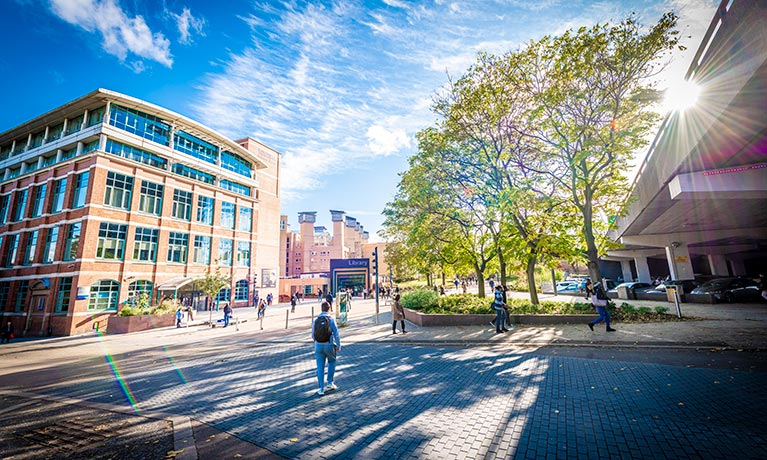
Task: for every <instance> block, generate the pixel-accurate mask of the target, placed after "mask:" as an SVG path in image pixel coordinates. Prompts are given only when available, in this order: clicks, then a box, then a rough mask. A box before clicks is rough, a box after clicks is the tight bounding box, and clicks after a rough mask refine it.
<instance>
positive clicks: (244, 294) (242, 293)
mask: <svg viewBox="0 0 767 460" xmlns="http://www.w3.org/2000/svg"><path fill="white" fill-rule="evenodd" d="M244 300H248V280H239V281H237V283H236V284H235V285H234V301H235V302H237V301H244Z"/></svg>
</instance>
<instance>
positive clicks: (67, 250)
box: [64, 222, 82, 260]
mask: <svg viewBox="0 0 767 460" xmlns="http://www.w3.org/2000/svg"><path fill="white" fill-rule="evenodd" d="M81 228H82V223H81V222H78V223H76V224H69V229H68V230H67V240H66V242H65V245H64V260H75V259H77V249H78V247H79V246H80V230H81Z"/></svg>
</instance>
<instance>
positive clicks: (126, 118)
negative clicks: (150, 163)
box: [109, 104, 170, 146]
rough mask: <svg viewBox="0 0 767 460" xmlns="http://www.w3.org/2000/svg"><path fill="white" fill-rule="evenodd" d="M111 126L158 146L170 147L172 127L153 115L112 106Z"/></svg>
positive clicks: (110, 111)
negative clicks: (155, 143)
mask: <svg viewBox="0 0 767 460" xmlns="http://www.w3.org/2000/svg"><path fill="white" fill-rule="evenodd" d="M109 124H110V125H112V126H114V127H115V128H120V129H122V130H124V131H127V132H129V133H133V134H135V135H137V136H140V137H143V138H144V139H149V140H150V141H153V142H157V143H158V144H162V145H165V146H168V145H170V142H169V139H170V125H168V124H167V123H165V122H163V121H162V120H160V119H159V118H157V117H155V116H153V115H149V114H147V113H144V112H140V111H138V110H134V109H129V108H127V107H122V106H120V105H117V104H112V105H111V106H110V109H109Z"/></svg>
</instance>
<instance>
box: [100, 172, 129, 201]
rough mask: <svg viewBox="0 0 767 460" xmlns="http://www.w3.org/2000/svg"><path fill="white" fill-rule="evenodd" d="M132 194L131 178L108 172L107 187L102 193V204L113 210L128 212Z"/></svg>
mask: <svg viewBox="0 0 767 460" xmlns="http://www.w3.org/2000/svg"><path fill="white" fill-rule="evenodd" d="M132 193H133V178H132V177H131V176H125V175H123V174H117V173H114V172H110V173H108V174H107V187H106V191H105V192H104V204H105V205H107V206H112V207H114V208H120V209H125V210H130V202H131V196H132Z"/></svg>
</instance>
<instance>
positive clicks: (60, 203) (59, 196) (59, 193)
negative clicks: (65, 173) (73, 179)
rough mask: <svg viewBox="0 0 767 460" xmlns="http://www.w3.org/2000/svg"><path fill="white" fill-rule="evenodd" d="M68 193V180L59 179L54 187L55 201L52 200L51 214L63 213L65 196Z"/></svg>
mask: <svg viewBox="0 0 767 460" xmlns="http://www.w3.org/2000/svg"><path fill="white" fill-rule="evenodd" d="M66 192H67V178H66V177H65V178H63V179H59V180H57V181H56V182H55V185H54V186H53V199H52V200H51V214H54V213H57V212H61V211H62V210H63V209H64V196H65V195H66Z"/></svg>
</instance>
